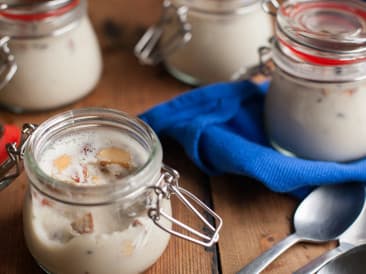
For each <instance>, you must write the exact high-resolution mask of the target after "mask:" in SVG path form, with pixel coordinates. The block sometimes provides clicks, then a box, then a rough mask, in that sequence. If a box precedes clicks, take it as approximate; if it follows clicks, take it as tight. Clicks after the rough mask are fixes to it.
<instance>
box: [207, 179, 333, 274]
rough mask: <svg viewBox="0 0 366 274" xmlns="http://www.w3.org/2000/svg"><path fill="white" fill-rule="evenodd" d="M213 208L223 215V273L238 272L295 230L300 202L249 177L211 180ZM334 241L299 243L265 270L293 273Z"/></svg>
mask: <svg viewBox="0 0 366 274" xmlns="http://www.w3.org/2000/svg"><path fill="white" fill-rule="evenodd" d="M212 188H213V202H214V208H215V210H216V212H217V213H218V214H220V215H221V216H223V217H224V227H223V230H222V233H221V235H220V241H219V254H220V262H221V267H222V272H223V273H225V274H226V273H227V274H229V273H236V272H237V271H238V270H240V269H241V268H242V267H243V266H244V265H246V264H248V263H249V262H251V261H252V260H254V259H255V258H256V257H257V256H259V255H260V254H262V253H263V252H264V251H266V250H267V249H269V248H270V247H271V246H272V245H273V244H275V243H277V242H279V241H280V240H282V239H283V238H284V237H286V236H287V235H289V234H290V233H291V232H292V217H293V213H294V210H295V209H296V206H297V204H298V201H297V200H295V199H294V198H292V197H289V196H287V195H284V194H276V193H273V192H270V191H269V190H267V189H265V188H264V186H262V185H261V184H260V183H259V182H255V181H253V180H250V179H248V178H246V177H239V176H231V177H229V176H225V177H217V178H213V179H212ZM334 245H335V243H327V244H316V245H315V244H305V243H299V244H297V245H296V246H294V247H293V248H291V249H290V250H288V252H286V253H285V254H283V255H282V256H281V257H280V258H279V259H278V260H276V261H275V262H273V263H272V264H271V265H270V266H268V268H267V269H266V270H265V271H263V273H292V272H293V271H294V270H296V269H297V268H299V267H300V266H302V265H304V264H306V263H307V262H308V261H309V260H311V259H312V258H315V257H317V256H319V255H320V254H322V253H324V252H325V251H326V250H329V249H330V248H331V247H334Z"/></svg>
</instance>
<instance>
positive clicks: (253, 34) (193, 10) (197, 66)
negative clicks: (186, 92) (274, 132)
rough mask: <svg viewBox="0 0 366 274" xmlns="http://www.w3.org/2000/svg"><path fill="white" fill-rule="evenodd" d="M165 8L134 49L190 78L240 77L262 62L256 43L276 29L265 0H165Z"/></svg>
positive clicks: (197, 82) (197, 81) (144, 58)
mask: <svg viewBox="0 0 366 274" xmlns="http://www.w3.org/2000/svg"><path fill="white" fill-rule="evenodd" d="M163 8H164V9H163V14H162V17H161V18H160V21H159V22H158V23H157V24H156V25H154V26H152V27H150V28H149V29H148V30H147V32H146V33H145V34H144V35H143V36H142V38H141V39H140V41H139V42H138V43H137V44H136V47H135V54H136V55H137V57H138V58H139V60H140V61H141V62H142V63H143V64H156V63H158V62H160V61H162V62H163V63H164V65H165V67H166V69H167V70H168V71H169V73H171V74H172V75H173V76H174V77H176V78H177V79H179V80H181V81H183V82H185V83H188V84H193V85H200V84H206V83H212V82H217V81H229V80H234V79H236V78H238V77H239V76H240V75H241V74H243V73H245V72H246V71H247V70H250V69H251V68H252V67H254V66H255V65H257V58H256V55H257V54H256V53H257V48H258V47H259V46H261V45H263V44H264V43H267V41H268V39H269V38H270V37H271V35H272V22H271V18H270V16H268V15H267V14H266V13H264V12H263V11H262V9H261V2H260V0H227V1H221V0H196V1H190V0H170V1H169V0H165V1H164V3H163Z"/></svg>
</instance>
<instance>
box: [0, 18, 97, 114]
mask: <svg viewBox="0 0 366 274" xmlns="http://www.w3.org/2000/svg"><path fill="white" fill-rule="evenodd" d="M9 48H10V50H11V52H12V54H13V55H14V57H15V62H16V64H17V67H18V69H17V72H16V73H15V75H14V77H13V79H11V81H10V82H9V83H8V84H7V85H6V86H5V88H3V89H2V90H0V104H3V105H5V106H6V107H8V108H10V109H12V110H15V111H36V110H46V109H51V108H55V107H60V106H63V105H65V104H69V103H71V102H74V101H76V100H78V99H80V98H82V97H84V96H86V95H87V94H88V93H89V92H91V90H92V89H93V88H94V87H95V85H96V84H97V82H98V80H99V78H100V75H101V69H102V60H101V54H100V50H99V45H98V42H97V39H96V36H95V34H94V32H93V29H92V26H91V24H90V21H89V19H88V18H87V17H84V18H82V19H80V22H79V23H78V26H76V27H75V28H73V29H72V30H70V31H68V32H66V33H64V34H62V35H57V36H51V37H43V38H37V39H30V38H27V39H24V38H23V39H21V38H20V39H19V38H13V39H11V40H10V42H9Z"/></svg>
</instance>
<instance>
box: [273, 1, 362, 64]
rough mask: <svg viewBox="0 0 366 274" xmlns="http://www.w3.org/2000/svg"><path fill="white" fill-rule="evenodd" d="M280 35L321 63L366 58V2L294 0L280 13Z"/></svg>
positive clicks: (283, 41) (303, 54)
mask: <svg viewBox="0 0 366 274" xmlns="http://www.w3.org/2000/svg"><path fill="white" fill-rule="evenodd" d="M276 30H277V36H278V37H277V38H278V39H279V41H280V43H281V44H282V45H283V46H285V47H286V48H287V49H288V50H290V51H291V52H292V53H293V54H295V55H296V56H298V57H299V58H301V59H303V60H306V61H308V62H311V63H315V64H319V65H342V64H350V63H356V62H359V61H365V60H366V4H365V3H364V2H362V1H357V0H348V1H342V0H326V1H315V0H310V1H309V0H300V1H299V0H296V1H295V0H290V1H287V2H285V3H284V4H282V5H281V7H280V8H279V10H278V13H277V24H276Z"/></svg>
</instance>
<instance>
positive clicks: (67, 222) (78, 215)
mask: <svg viewBox="0 0 366 274" xmlns="http://www.w3.org/2000/svg"><path fill="white" fill-rule="evenodd" d="M23 140H26V141H25V142H24V143H23V144H21V145H20V147H19V148H18V149H19V150H17V149H15V151H16V152H15V153H14V155H18V154H17V153H23V152H24V166H25V171H26V173H27V176H28V178H29V188H28V192H27V193H26V198H25V202H24V210H23V224H24V235H25V239H26V243H27V246H28V248H29V251H30V253H31V254H32V256H33V257H34V258H35V260H36V261H37V263H38V264H39V265H40V267H41V268H42V269H44V270H45V271H46V272H47V273H60V274H74V273H75V274H76V273H98V274H103V273H105V274H117V273H118V274H119V273H141V272H143V271H144V270H145V269H147V268H148V267H150V266H151V265H152V264H153V263H154V262H156V260H157V259H158V258H159V257H160V256H161V255H162V253H163V252H164V250H165V248H166V247H167V245H168V242H169V239H170V234H173V235H176V236H180V237H183V238H185V239H188V240H191V241H192V242H195V243H198V244H201V245H203V246H211V245H213V244H214V243H216V242H217V241H218V231H219V229H220V227H221V222H222V221H221V219H220V217H218V216H217V215H216V214H215V213H214V212H213V211H212V210H210V209H209V208H207V207H206V206H204V205H203V203H202V202H201V201H199V200H198V199H197V198H196V197H194V196H193V194H191V193H190V192H188V191H186V190H184V189H182V188H181V187H179V185H178V177H179V175H178V173H177V171H175V170H173V169H172V168H170V167H167V166H165V165H163V164H162V148H161V145H160V142H159V140H158V138H157V136H156V135H155V133H154V132H153V131H152V130H151V128H150V127H149V126H148V125H146V124H145V123H143V122H142V121H141V120H139V119H137V118H134V117H131V116H129V115H127V114H125V113H122V112H118V111H114V110H109V109H94V108H86V109H80V110H75V111H69V112H66V113H62V114H59V115H57V116H55V117H52V118H50V119H49V120H47V121H45V122H44V123H42V124H41V125H40V126H39V127H38V128H36V127H35V126H33V125H26V126H25V128H24V129H23ZM14 165H18V167H20V165H19V163H17V162H15V163H14ZM2 180H4V178H2V179H1V178H0V184H1V183H2ZM172 194H176V196H179V197H180V195H184V196H187V195H188V196H190V197H191V198H192V199H193V200H195V199H197V200H196V204H195V205H193V204H192V203H189V204H187V203H186V202H185V201H184V200H183V201H182V202H183V203H185V205H186V206H187V207H188V208H192V207H194V208H195V209H196V208H197V209H202V208H203V210H205V211H206V213H208V214H209V215H211V216H212V217H214V219H215V221H216V222H217V228H214V227H213V226H212V225H211V224H209V223H208V221H205V222H206V223H205V224H206V225H207V226H206V227H207V229H208V230H207V231H205V233H203V232H198V231H196V230H194V229H193V228H189V227H188V226H183V225H182V226H183V227H182V228H183V229H187V227H188V228H189V229H190V231H191V232H192V231H193V233H195V235H196V236H198V237H191V236H190V235H186V234H185V235H182V234H179V233H180V232H178V231H176V230H175V228H172V222H174V221H177V220H175V219H174V217H173V216H172V209H171V202H170V195H172ZM198 215H199V216H197V217H198V218H200V219H201V220H203V219H205V217H204V216H202V215H200V214H199V213H198ZM177 225H178V226H179V223H178V224H177Z"/></svg>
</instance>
